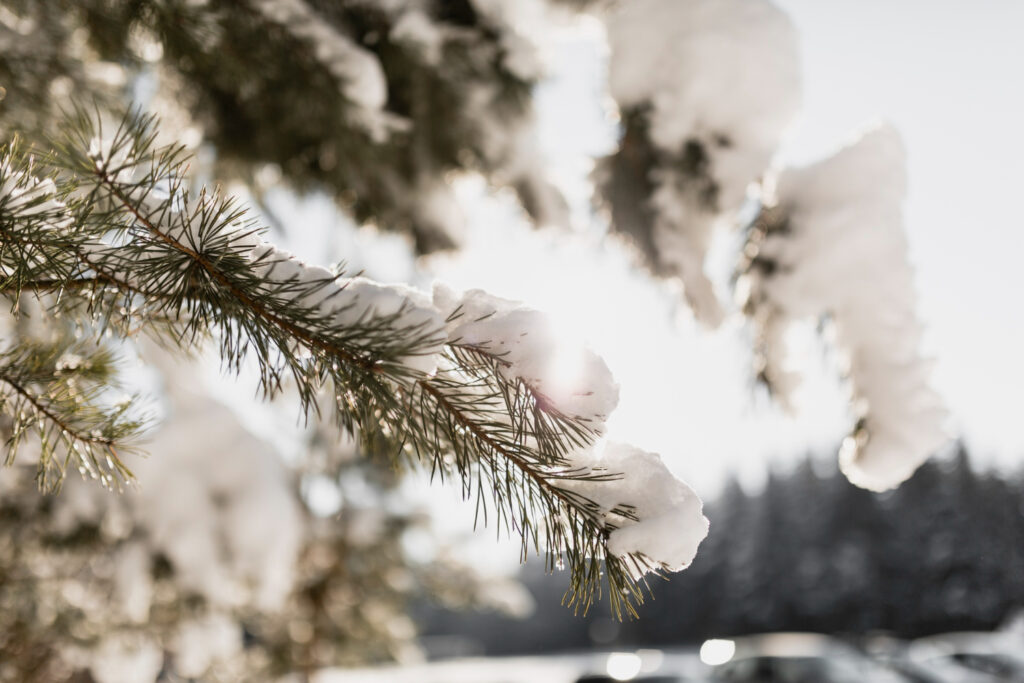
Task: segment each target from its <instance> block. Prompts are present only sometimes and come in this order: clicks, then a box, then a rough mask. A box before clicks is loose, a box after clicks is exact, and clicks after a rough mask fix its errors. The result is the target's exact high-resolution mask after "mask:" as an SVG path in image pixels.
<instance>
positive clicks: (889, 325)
mask: <svg viewBox="0 0 1024 683" xmlns="http://www.w3.org/2000/svg"><path fill="white" fill-rule="evenodd" d="M905 163H906V162H905V151H904V147H903V143H902V141H901V139H900V136H899V133H898V132H897V131H896V130H895V129H894V128H892V127H891V126H888V125H880V126H878V127H875V128H873V129H871V130H868V131H867V132H865V133H864V134H863V135H862V136H861V137H860V139H858V140H857V141H855V142H853V143H851V144H850V145H848V146H846V147H844V148H843V149H841V150H839V151H838V152H837V153H836V154H834V155H833V156H831V157H829V158H827V159H824V160H822V161H819V162H817V163H814V164H811V165H809V166H806V167H802V168H794V169H788V170H786V171H785V172H783V173H782V174H781V175H780V176H779V178H778V183H777V190H776V192H777V202H778V208H779V210H781V211H782V212H783V215H785V216H786V217H787V218H788V230H787V231H775V232H769V233H768V234H767V236H766V238H765V240H764V242H763V244H761V246H760V251H759V256H760V257H762V258H766V259H769V260H772V261H774V262H775V263H776V264H777V267H776V268H775V269H774V271H773V272H772V274H771V275H770V276H760V275H758V274H756V273H754V274H751V276H750V277H751V281H750V282H749V283H747V285H746V286H748V287H750V291H751V297H752V298H751V301H752V302H754V303H755V304H756V305H759V306H760V307H761V309H762V311H764V312H763V313H762V315H763V316H765V317H767V318H768V319H771V320H772V322H771V324H772V325H773V326H775V325H777V326H779V327H780V328H781V327H785V325H786V324H787V322H788V321H794V320H798V319H802V318H807V317H817V316H822V315H828V316H830V317H831V320H832V324H833V325H834V334H835V345H836V346H837V347H838V348H839V349H840V350H841V351H842V353H843V360H844V364H845V365H846V368H845V370H846V374H847V375H848V377H849V380H850V384H851V388H852V390H853V394H854V407H855V411H856V413H857V414H856V415H855V417H858V418H861V419H863V420H864V427H865V428H864V430H862V431H860V432H858V433H856V434H854V435H852V436H850V437H849V438H848V439H847V440H846V441H845V442H844V443H843V447H842V449H841V453H840V466H841V468H842V470H843V472H844V473H845V474H846V475H847V477H849V479H850V481H852V482H853V483H855V484H857V485H859V486H863V487H865V488H870V489H874V490H882V489H887V488H892V487H894V486H896V485H898V484H899V483H900V482H902V481H903V480H905V479H906V478H907V477H909V476H910V475H911V474H912V473H913V471H914V470H915V469H916V468H917V467H918V465H920V464H921V463H922V462H923V461H924V460H925V459H926V458H927V457H928V456H929V455H931V454H932V453H934V452H935V450H936V449H938V448H939V447H940V446H941V445H942V444H943V443H944V442H945V441H946V439H947V436H946V434H945V432H944V429H943V422H944V420H945V418H946V411H945V409H944V408H943V405H942V401H941V400H940V399H939V397H938V396H937V394H936V393H935V392H934V391H933V389H932V388H931V387H930V386H929V376H930V374H931V370H930V364H929V363H928V362H927V361H925V360H924V359H922V358H921V356H920V352H919V347H920V343H921V325H920V323H919V322H918V321H917V319H916V316H915V295H914V275H913V271H912V269H911V267H910V265H909V263H908V255H907V241H906V236H905V235H904V231H903V213H902V208H903V200H904V196H905V194H906V188H907V181H906V172H905ZM772 336H773V340H772V345H773V346H774V345H778V344H779V343H782V335H781V334H778V333H772ZM783 353H784V352H783ZM770 362H772V361H770ZM791 380H792V378H790V380H788V381H786V382H785V383H783V385H782V389H783V390H784V391H785V390H788V389H791V388H792V381H791Z"/></svg>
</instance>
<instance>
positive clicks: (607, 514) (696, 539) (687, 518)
mask: <svg viewBox="0 0 1024 683" xmlns="http://www.w3.org/2000/svg"><path fill="white" fill-rule="evenodd" d="M572 465H573V466H574V467H581V468H584V469H585V470H587V471H589V472H592V473H594V474H599V475H605V474H621V475H622V476H621V478H618V479H612V480H608V481H580V480H565V481H559V482H558V486H559V487H561V488H564V489H567V490H569V491H572V492H574V493H576V494H579V495H582V496H584V497H586V498H587V499H589V500H591V501H592V502H594V503H595V504H596V505H597V506H598V512H597V515H598V518H599V520H600V521H601V522H602V523H603V524H604V525H605V526H606V527H608V528H614V531H612V532H611V534H610V535H609V537H608V552H609V553H611V554H612V555H615V556H617V557H620V558H622V559H624V560H627V565H629V566H630V568H631V570H632V571H633V574H634V576H636V577H639V576H641V575H643V574H644V573H645V572H646V571H650V570H656V569H666V570H668V571H679V570H681V569H685V568H686V567H688V566H689V565H690V563H691V562H693V558H694V557H695V556H696V554H697V547H698V546H699V545H700V542H701V541H702V540H704V537H705V536H707V533H708V520H707V518H705V517H704V515H703V513H702V509H703V504H702V503H701V500H700V498H698V497H697V494H696V493H694V492H693V489H691V488H690V487H689V486H687V485H686V484H685V483H684V482H682V481H680V480H679V479H676V477H675V476H674V475H673V474H672V473H671V472H670V471H669V470H668V468H667V467H665V463H664V462H662V460H661V456H659V455H658V454H656V453H648V452H646V451H643V450H640V449H639V448H636V447H634V446H630V445H628V444H622V443H615V442H608V443H606V444H603V445H601V446H599V447H596V448H593V449H589V450H586V451H583V452H580V453H578V454H576V456H575V457H574V458H573V460H572ZM622 509H629V511H630V512H631V513H632V515H633V516H634V517H636V519H630V518H629V517H626V516H624V515H622V514H620V513H619V511H620V510H622ZM633 555H642V557H641V558H640V559H639V560H633V559H631V557H630V556H633Z"/></svg>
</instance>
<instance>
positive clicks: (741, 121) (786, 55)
mask: <svg viewBox="0 0 1024 683" xmlns="http://www.w3.org/2000/svg"><path fill="white" fill-rule="evenodd" d="M606 24H607V28H608V39H609V43H610V45H611V52H612V55H611V62H610V74H609V79H610V89H611V94H612V96H613V97H614V98H615V100H616V101H617V102H618V103H619V106H620V107H621V108H633V107H643V106H648V107H650V109H649V112H648V124H649V137H650V142H651V143H652V144H653V145H654V146H655V147H656V148H658V149H659V150H662V151H663V152H666V153H668V154H671V155H675V156H676V158H681V155H682V154H683V151H684V147H685V146H686V145H687V144H688V143H696V144H698V145H699V146H700V148H701V149H702V150H703V153H704V154H705V155H706V157H707V162H708V168H707V170H706V173H707V174H708V175H709V176H710V179H711V180H712V181H713V182H714V186H715V188H716V191H717V192H716V196H715V198H714V202H713V204H712V205H710V206H709V205H708V203H707V198H706V197H705V196H703V193H701V192H698V191H696V190H695V182H694V178H693V177H692V176H690V175H687V174H684V173H682V172H681V171H680V170H679V169H678V168H675V165H674V164H666V165H664V166H662V167H660V168H655V169H652V170H651V179H652V180H653V181H654V183H655V186H656V190H655V194H654V197H653V198H652V203H653V208H654V209H655V212H656V215H657V218H656V223H655V226H654V232H653V237H654V242H655V245H656V246H657V248H658V250H659V259H660V261H661V262H662V264H663V265H665V266H669V267H671V268H672V269H674V270H675V271H677V272H678V273H679V275H680V277H681V278H682V279H683V284H684V285H685V287H686V296H687V298H688V300H689V301H690V303H691V305H692V307H693V308H694V312H695V314H696V315H697V316H698V317H699V318H700V319H702V320H703V321H704V322H706V323H708V324H710V325H712V326H716V325H717V324H718V323H719V322H720V320H721V315H722V312H721V310H720V304H719V302H718V301H717V299H716V297H715V295H714V292H713V290H712V287H711V283H710V282H709V281H708V279H707V277H706V276H705V275H704V272H703V265H704V260H705V256H706V253H707V249H708V244H709V242H710V236H711V232H712V228H713V227H714V225H715V223H716V221H717V220H719V219H720V218H722V217H728V216H729V215H730V214H731V213H732V212H734V211H735V210H736V209H738V208H739V206H740V204H741V203H742V201H743V199H744V197H745V194H746V191H747V187H748V186H749V185H750V184H751V183H752V182H755V181H757V180H758V179H759V178H760V177H761V175H762V174H763V173H764V172H765V170H766V169H767V168H768V166H769V164H770V162H771V159H772V155H773V153H774V151H775V149H776V147H777V146H778V143H779V140H780V138H781V136H782V133H783V131H784V130H785V129H786V127H787V126H788V124H789V123H790V121H791V120H792V119H793V117H794V115H795V114H796V111H797V108H798V105H799V99H800V71H799V61H798V55H797V36H796V32H795V29H794V27H793V25H792V23H791V22H790V20H789V18H788V17H787V16H786V15H785V14H784V13H783V12H782V11H781V10H779V9H778V8H777V7H775V5H773V4H772V3H770V2H768V1H767V0H632V1H631V2H628V3H619V4H618V5H617V6H616V8H615V9H614V10H613V11H612V12H611V13H610V15H609V16H608V17H607V21H606Z"/></svg>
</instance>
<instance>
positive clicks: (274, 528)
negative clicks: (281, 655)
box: [132, 369, 303, 609]
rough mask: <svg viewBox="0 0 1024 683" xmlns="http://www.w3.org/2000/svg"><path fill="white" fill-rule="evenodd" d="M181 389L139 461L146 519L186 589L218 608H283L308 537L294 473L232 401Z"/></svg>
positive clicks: (139, 512) (140, 515) (152, 540)
mask: <svg viewBox="0 0 1024 683" xmlns="http://www.w3.org/2000/svg"><path fill="white" fill-rule="evenodd" d="M192 379H193V380H194V379H195V378H192ZM175 381H176V384H182V383H183V380H182V376H181V374H180V369H179V376H178V377H177V378H176V380H175ZM171 390H172V391H171V396H172V407H171V410H172V412H171V415H170V418H169V419H168V420H167V422H166V423H165V424H164V426H163V427H162V429H161V430H160V431H159V432H158V433H157V434H156V436H155V437H154V439H153V440H152V441H151V442H150V443H149V444H147V450H148V451H149V453H150V454H151V455H150V457H148V458H146V459H145V460H142V461H139V462H137V463H135V464H134V465H133V471H134V473H135V475H136V478H137V479H138V493H136V494H132V499H133V505H134V507H135V510H136V513H135V514H136V518H137V520H138V523H139V524H141V525H142V526H143V527H144V528H145V529H146V532H147V537H148V543H149V545H150V548H151V549H152V550H153V551H155V552H162V553H163V554H164V555H166V556H167V557H168V559H169V560H170V561H171V563H172V564H173V566H174V568H175V575H176V577H177V580H178V582H179V583H180V584H181V585H182V586H183V587H185V588H189V589H191V590H195V591H196V592H198V593H200V594H201V595H203V596H204V597H205V598H206V599H207V600H208V601H209V602H210V603H211V604H213V605H225V606H233V605H236V604H239V603H251V604H255V605H259V606H260V607H261V608H262V609H274V608H276V607H278V606H280V605H281V603H282V602H283V600H284V598H285V597H286V596H287V594H288V592H289V590H290V589H291V586H292V580H293V577H292V572H293V566H294V563H295V560H296V555H297V553H298V550H299V547H300V543H301V539H302V534H303V531H302V519H301V516H300V513H299V508H298V503H297V501H295V500H294V498H293V496H292V493H291V489H290V487H289V485H288V481H287V476H288V475H287V471H286V470H285V468H284V465H283V464H282V463H281V461H280V459H279V457H278V456H277V454H276V453H275V452H274V451H273V450H272V449H271V448H270V447H269V446H267V445H266V444H265V443H263V442H262V441H260V440H259V439H257V438H256V437H254V436H252V435H251V434H250V433H248V432H247V431H246V430H244V429H243V428H242V427H241V425H239V423H238V421H237V419H236V418H235V417H234V416H233V415H232V414H231V411H230V410H228V409H227V408H226V407H224V406H223V405H221V404H219V403H217V402H216V401H214V400H212V399H210V398H208V397H206V396H203V395H202V394H198V393H192V392H188V391H186V390H184V389H181V388H177V387H171Z"/></svg>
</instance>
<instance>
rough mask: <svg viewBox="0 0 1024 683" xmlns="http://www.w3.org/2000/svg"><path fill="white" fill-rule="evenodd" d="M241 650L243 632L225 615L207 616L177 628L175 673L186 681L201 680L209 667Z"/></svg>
mask: <svg viewBox="0 0 1024 683" xmlns="http://www.w3.org/2000/svg"><path fill="white" fill-rule="evenodd" d="M241 650H242V628H241V626H240V625H239V623H238V622H237V621H236V620H234V619H231V618H229V617H227V616H225V615H223V614H207V615H205V616H204V617H202V618H200V619H193V620H191V621H187V622H185V623H183V624H182V625H181V626H180V627H179V628H178V634H177V647H176V648H175V649H174V651H175V656H174V669H175V671H176V672H177V674H178V675H180V676H183V677H184V678H188V679H193V678H202V676H203V675H204V674H205V673H206V672H207V670H208V669H210V667H212V666H213V665H215V664H217V663H219V662H225V661H230V660H231V659H232V658H233V657H236V656H237V655H238V654H239V653H240V652H241Z"/></svg>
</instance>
